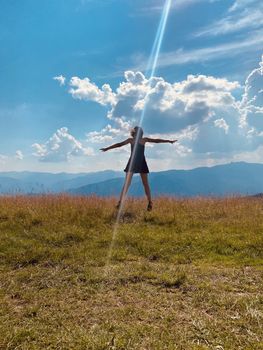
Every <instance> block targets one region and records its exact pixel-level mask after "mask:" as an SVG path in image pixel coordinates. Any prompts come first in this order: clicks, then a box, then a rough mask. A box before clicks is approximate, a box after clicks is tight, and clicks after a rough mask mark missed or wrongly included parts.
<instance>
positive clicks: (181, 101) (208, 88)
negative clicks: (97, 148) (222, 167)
mask: <svg viewBox="0 0 263 350" xmlns="http://www.w3.org/2000/svg"><path fill="white" fill-rule="evenodd" d="M69 93H70V94H71V95H72V97H73V98H78V99H83V100H86V101H94V102H97V103H99V104H100V105H103V106H106V108H107V113H106V114H107V119H108V121H107V123H106V126H105V127H104V128H103V129H102V130H96V131H93V132H90V133H88V134H87V136H88V140H89V142H91V143H100V144H105V143H108V142H110V141H112V142H113V141H115V140H118V139H121V138H123V137H127V136H128V134H129V129H130V128H131V126H133V125H135V124H137V123H138V122H139V121H140V119H141V116H142V115H143V124H142V125H143V127H144V129H145V131H146V132H147V134H150V135H151V136H157V137H174V138H178V139H179V142H178V143H177V144H176V145H175V146H174V151H175V152H174V153H173V154H168V155H167V154H166V156H170V157H172V156H173V155H176V156H180V157H185V156H189V155H190V154H192V156H194V155H195V156H196V157H200V158H204V157H205V156H206V155H209V156H210V157H212V156H213V157H214V158H220V157H221V158H222V159H223V157H224V159H226V158H227V157H228V156H229V155H231V157H232V158H233V159H234V157H235V154H246V155H247V154H248V153H249V152H252V153H251V154H255V152H256V150H257V149H258V148H259V147H260V145H261V144H262V141H263V122H262V121H263V119H262V118H263V62H262V61H261V62H260V63H259V66H258V67H257V68H255V69H254V70H253V71H251V73H250V74H249V75H248V77H247V79H246V80H245V82H244V84H243V85H242V84H240V83H239V82H237V81H230V80H228V79H226V78H218V77H214V76H206V75H188V76H187V77H186V78H185V79H184V80H182V81H179V82H168V81H166V80H165V79H164V78H162V77H153V78H151V79H147V78H146V77H145V76H144V74H143V73H142V72H133V71H127V72H125V74H124V79H123V81H122V82H121V83H120V84H119V86H118V87H117V88H116V89H115V90H113V89H112V87H110V85H108V84H104V85H103V86H102V87H101V88H100V87H99V86H97V85H96V84H95V83H93V82H91V80H90V79H89V78H85V79H80V78H77V77H74V78H72V79H71V81H70V89H69ZM236 96H239V97H238V98H237V97H236ZM162 147H163V146H161V145H160V146H158V152H159V153H158V154H159V155H160V154H161V153H162V152H165V149H164V148H162ZM160 152H161V153H160ZM245 152H246V153H245ZM149 154H150V155H151V157H152V158H154V157H156V155H157V153H156V152H154V150H153V149H149Z"/></svg>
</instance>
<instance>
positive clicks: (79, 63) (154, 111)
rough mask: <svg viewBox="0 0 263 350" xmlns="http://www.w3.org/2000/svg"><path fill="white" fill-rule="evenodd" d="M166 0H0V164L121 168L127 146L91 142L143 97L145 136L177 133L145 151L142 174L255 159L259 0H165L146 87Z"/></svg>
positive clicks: (109, 139)
mask: <svg viewBox="0 0 263 350" xmlns="http://www.w3.org/2000/svg"><path fill="white" fill-rule="evenodd" d="M164 3H165V1H164V0H162V1H161V0H145V1H144V0H67V1H64V0H45V1H39V0H23V1H20V0H10V1H2V2H1V12H0V52H1V68H0V70H1V80H0V89H1V94H0V123H1V128H0V139H1V147H0V170H1V171H7V170H34V171H52V172H60V171H70V172H78V171H96V170H105V169H115V170H122V169H123V168H124V167H125V165H126V162H127V158H128V156H129V148H123V149H120V150H116V151H113V152H110V153H103V154H102V153H100V151H99V148H101V147H104V146H105V145H108V144H111V143H114V142H117V141H119V140H122V139H124V138H127V137H128V135H129V129H130V128H131V127H132V126H133V125H134V124H136V122H137V121H138V118H139V116H140V114H141V111H142V109H143V108H144V107H145V105H146V115H145V119H144V122H143V127H144V130H145V134H147V135H151V136H153V137H154V136H155V137H169V138H178V140H179V142H178V143H177V144H175V145H174V146H171V145H157V146H156V145H155V146H154V147H148V148H147V156H148V163H149V166H150V169H151V170H154V171H158V170H164V169H172V168H193V167H196V166H200V165H213V164H220V163H227V162H230V161H241V160H244V161H251V162H262V159H263V157H262V156H263V146H262V141H263V119H262V118H263V64H262V53H263V4H262V2H261V1H260V0H233V1H230V0H229V1H225V0H177V1H172V7H171V11H170V14H169V18H168V22H167V26H166V30H165V34H164V40H163V42H162V47H161V54H160V56H159V60H158V65H157V70H156V73H155V76H156V77H158V79H157V78H156V79H155V80H154V83H152V82H149V81H148V80H147V75H146V77H145V74H146V73H145V69H146V66H147V62H148V58H149V55H150V52H151V49H152V45H153V42H154V39H155V35H156V31H157V28H158V25H159V20H160V16H161V13H162V9H163V5H164ZM125 72H126V73H125ZM54 78H55V79H54ZM104 84H106V85H104ZM103 85H104V88H103ZM146 96H147V98H149V102H148V103H146V100H145V97H146Z"/></svg>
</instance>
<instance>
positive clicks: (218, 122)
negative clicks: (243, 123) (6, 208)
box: [214, 118, 229, 134]
mask: <svg viewBox="0 0 263 350" xmlns="http://www.w3.org/2000/svg"><path fill="white" fill-rule="evenodd" d="M214 124H215V126H216V127H218V128H221V129H223V130H224V131H225V133H226V134H227V133H228V130H229V125H228V124H227V122H226V121H225V119H224V118H220V119H216V120H214Z"/></svg>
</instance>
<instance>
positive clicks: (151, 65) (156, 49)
mask: <svg viewBox="0 0 263 350" xmlns="http://www.w3.org/2000/svg"><path fill="white" fill-rule="evenodd" d="M171 4H172V0H166V1H165V4H164V7H163V11H162V15H161V19H160V23H159V26H158V29H157V33H156V36H155V39H154V43H153V47H152V50H151V54H150V57H149V60H148V64H147V68H146V73H145V76H146V78H147V79H148V80H149V84H150V88H151V83H152V78H153V77H154V75H155V72H156V68H157V63H158V58H159V55H160V50H161V46H162V42H163V37H164V33H165V29H166V24H167V20H168V16H169V12H170V9H171ZM150 90H151V89H149V90H148V92H147V94H146V96H145V103H144V108H143V110H142V113H141V116H140V119H139V124H138V125H139V126H141V125H142V123H143V119H144V116H145V111H146V109H147V103H148V97H149V94H150ZM138 136H139V133H138V135H137V136H136V139H135V142H134V148H133V153H132V155H131V161H130V165H129V168H128V171H130V169H131V168H132V164H133V161H134V156H135V153H136V149H137V146H138V142H139V137H138ZM125 199H126V195H124V196H123V198H122V200H121V203H120V206H119V209H118V213H117V217H116V221H115V225H114V227H113V234H112V240H111V244H110V247H109V252H108V256H107V260H106V264H105V276H106V275H107V273H108V266H109V263H110V260H111V256H112V251H113V248H114V243H115V240H116V235H117V230H118V226H119V222H120V218H121V212H122V209H123V205H124V202H125Z"/></svg>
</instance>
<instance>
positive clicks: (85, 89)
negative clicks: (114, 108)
mask: <svg viewBox="0 0 263 350" xmlns="http://www.w3.org/2000/svg"><path fill="white" fill-rule="evenodd" d="M69 84H70V86H71V89H70V90H69V93H70V94H71V95H72V97H73V98H75V99H79V100H87V101H88V100H90V101H95V102H98V103H100V104H101V105H104V106H105V105H108V104H111V105H112V104H114V103H115V94H114V93H113V92H112V90H111V87H110V86H109V84H104V85H103V86H102V88H101V89H100V88H99V87H98V86H97V85H96V84H94V83H92V82H91V81H90V80H89V78H84V79H80V78H78V77H72V78H71V80H70V83H69Z"/></svg>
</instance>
